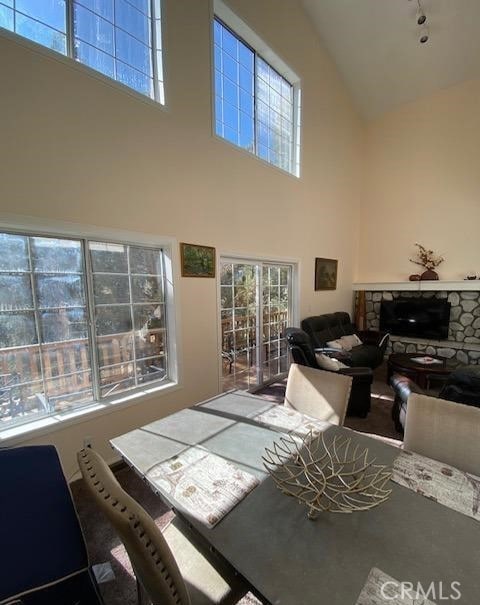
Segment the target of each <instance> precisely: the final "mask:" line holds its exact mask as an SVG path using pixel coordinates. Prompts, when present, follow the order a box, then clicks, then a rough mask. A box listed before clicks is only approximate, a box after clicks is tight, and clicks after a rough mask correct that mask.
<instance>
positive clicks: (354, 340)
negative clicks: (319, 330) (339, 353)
mask: <svg viewBox="0 0 480 605" xmlns="http://www.w3.org/2000/svg"><path fill="white" fill-rule="evenodd" d="M340 342H341V343H342V346H343V348H344V349H345V351H351V350H352V349H353V347H358V345H361V344H363V343H362V341H361V340H360V338H359V337H358V336H357V335H356V334H350V335H349V336H342V337H341V338H340Z"/></svg>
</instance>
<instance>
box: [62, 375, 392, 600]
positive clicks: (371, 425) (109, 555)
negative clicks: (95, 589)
mask: <svg viewBox="0 0 480 605" xmlns="http://www.w3.org/2000/svg"><path fill="white" fill-rule="evenodd" d="M285 382H286V381H279V382H277V383H274V384H271V385H268V386H267V387H265V388H263V389H261V391H258V392H257V393H256V394H257V395H260V396H262V397H265V399H268V400H270V401H275V402H277V403H283V399H284V396H285ZM392 401H393V393H392V390H391V389H390V387H389V386H387V385H386V384H385V369H384V368H380V369H379V370H377V371H376V372H375V380H374V383H373V386H372V409H371V411H370V413H369V415H368V416H367V418H350V417H349V418H347V419H346V421H345V426H348V427H350V428H352V429H355V430H357V431H362V432H365V433H376V434H378V435H382V436H383V437H390V438H393V439H401V438H402V437H401V435H400V434H399V433H397V432H396V430H395V427H394V425H393V422H392V419H391V415H390V414H391V407H392ZM116 476H117V479H118V481H119V482H120V484H121V485H122V486H123V488H124V489H125V490H126V491H127V492H128V493H129V494H130V495H131V496H132V497H133V498H135V500H137V501H138V502H140V503H141V504H142V506H143V507H144V508H145V509H146V511H147V512H148V513H149V514H150V515H151V516H152V517H153V519H155V522H156V524H157V526H158V527H159V528H160V529H162V528H164V527H165V526H166V525H167V524H168V523H169V522H170V520H171V519H172V518H173V513H171V512H170V511H169V510H168V509H167V507H166V506H165V505H164V504H163V503H162V501H161V500H160V498H158V496H155V494H154V493H153V492H152V491H151V490H150V488H149V487H148V486H147V485H146V484H145V483H144V482H143V481H141V479H140V478H139V477H138V476H137V475H135V473H134V472H133V471H131V470H130V469H129V468H125V467H124V468H121V469H120V470H119V471H117V472H116ZM71 489H72V494H73V498H74V501H75V505H76V508H77V511H78V515H79V518H80V523H81V525H82V528H83V531H84V534H85V539H86V542H87V548H88V553H89V557H90V561H91V563H92V565H100V564H104V563H109V564H110V565H111V568H112V570H113V573H114V576H115V577H114V579H111V580H109V581H106V582H102V583H101V584H100V591H101V593H102V596H103V599H104V601H105V605H135V604H136V603H137V596H136V584H135V577H134V575H133V571H132V567H131V564H130V561H129V559H128V556H127V553H126V551H125V548H124V547H123V544H122V543H121V542H120V540H119V538H118V537H117V535H116V533H115V531H114V530H113V529H112V528H111V526H110V524H109V523H108V521H107V519H106V518H105V517H104V516H103V514H102V513H101V512H100V511H99V510H98V508H97V507H96V505H95V502H94V501H93V499H92V497H91V496H90V494H89V493H88V491H87V489H86V488H85V485H84V483H83V480H81V479H80V480H78V481H75V482H73V483H72V484H71ZM258 603H259V601H258V600H257V599H256V598H255V597H254V596H253V595H251V594H250V593H249V594H248V595H246V596H245V597H244V598H243V599H242V600H241V601H240V602H239V605H258Z"/></svg>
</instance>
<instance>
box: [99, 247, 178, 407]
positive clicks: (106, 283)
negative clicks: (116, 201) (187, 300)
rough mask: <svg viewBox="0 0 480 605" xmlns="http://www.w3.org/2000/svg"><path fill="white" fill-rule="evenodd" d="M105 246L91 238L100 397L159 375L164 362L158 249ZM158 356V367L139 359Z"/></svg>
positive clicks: (162, 376)
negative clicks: (106, 272)
mask: <svg viewBox="0 0 480 605" xmlns="http://www.w3.org/2000/svg"><path fill="white" fill-rule="evenodd" d="M108 247H109V250H108V251H107V250H105V248H104V245H103V244H102V243H101V242H90V243H89V248H90V253H91V259H92V265H93V272H94V275H93V281H94V296H95V304H96V308H95V316H96V341H97V342H96V344H97V352H98V359H99V365H100V374H101V385H102V388H101V394H102V397H106V396H109V395H112V394H114V393H120V392H122V391H125V390H127V389H130V388H133V387H135V386H139V385H140V384H142V383H143V382H145V381H147V380H148V381H149V382H150V381H152V380H163V379H164V378H165V376H166V367H167V366H166V330H165V326H166V324H165V306H164V304H163V300H164V281H163V270H162V269H163V257H162V254H163V253H162V250H159V249H154V248H142V247H141V246H119V247H117V248H116V249H113V248H112V244H108ZM115 255H116V256H115ZM106 268H109V269H112V268H116V269H119V268H121V269H123V274H120V273H119V272H118V273H116V274H113V275H112V274H108V275H107V274H105V273H104V271H105V269H106ZM113 303H122V304H113ZM143 303H149V304H143ZM152 303H155V304H152ZM109 335H110V336H109ZM159 357H161V360H162V365H161V366H158V368H159V369H155V368H157V365H156V363H155V364H154V363H153V362H152V363H150V364H147V363H143V362H142V364H140V360H144V359H145V358H148V359H150V358H155V360H156V361H158V359H157V358H159ZM139 364H140V365H139ZM154 366H155V367H154Z"/></svg>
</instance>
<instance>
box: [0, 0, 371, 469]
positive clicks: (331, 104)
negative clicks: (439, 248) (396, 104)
mask: <svg viewBox="0 0 480 605" xmlns="http://www.w3.org/2000/svg"><path fill="white" fill-rule="evenodd" d="M231 6H232V8H233V9H234V10H235V11H236V12H237V13H238V14H239V15H240V16H242V17H243V18H244V19H245V20H246V21H247V22H248V23H249V25H250V26H251V27H252V28H253V29H254V30H255V31H256V33H257V34H259V35H260V36H261V37H262V38H263V39H264V40H265V42H266V43H267V44H269V45H270V46H271V47H272V48H273V49H274V50H275V51H276V52H277V53H278V54H279V55H280V56H281V57H282V59H283V60H284V61H285V62H286V63H287V64H289V65H290V66H291V67H292V69H293V70H294V71H295V72H296V73H298V74H299V76H300V77H301V78H302V88H303V111H302V115H303V129H302V140H303V145H302V151H303V158H302V177H301V178H300V179H296V178H294V177H291V176H289V175H286V174H284V173H282V172H280V171H278V170H276V169H274V168H272V167H270V166H267V165H265V164H263V163H262V162H260V161H259V160H257V159H256V158H255V157H252V156H249V155H248V154H246V153H245V152H242V151H239V150H237V149H235V148H234V147H232V146H229V145H228V144H226V143H225V142H223V141H221V140H218V139H216V138H215V137H214V136H212V123H211V118H212V116H211V80H210V52H211V51H210V4H209V2H208V1H207V0H167V1H166V12H165V23H166V24H167V27H166V31H165V38H166V40H165V46H166V55H167V66H166V67H167V75H168V78H167V85H166V92H167V100H168V108H167V109H165V110H163V109H161V108H160V107H157V106H154V105H152V104H148V103H144V102H142V101H140V100H138V99H137V98H134V97H132V96H131V95H129V94H126V93H123V92H119V91H118V90H117V89H115V88H113V87H111V86H109V85H108V84H105V83H104V82H102V81H99V80H98V79H96V78H94V77H92V76H90V75H87V74H86V73H85V72H84V71H81V70H79V69H78V68H76V67H75V66H72V65H66V64H65V63H62V62H59V61H57V60H52V59H50V58H46V57H45V56H44V55H42V54H41V53H38V52H33V51H32V50H31V49H28V48H25V46H22V45H20V44H18V43H16V42H12V41H11V40H9V39H6V38H0V73H1V74H2V82H1V92H0V133H1V144H0V166H1V172H2V174H1V178H0V204H1V210H2V211H3V212H9V213H17V214H22V215H31V216H39V217H43V218H46V219H57V220H67V221H74V222H79V223H84V224H85V223H86V224H92V225H97V226H100V227H101V226H103V227H107V228H119V229H129V230H137V231H147V232H154V233H157V234H160V235H166V236H172V237H175V238H177V240H178V241H192V242H198V243H203V244H209V245H213V246H216V248H217V250H218V252H224V251H225V252H230V253H238V254H247V255H260V256H267V257H279V258H282V257H283V258H285V257H286V258H291V259H298V260H299V262H300V269H301V273H300V316H301V317H302V316H305V315H307V314H312V313H320V312H327V311H333V310H339V309H345V310H350V308H351V297H352V290H351V284H352V280H353V265H354V257H355V252H356V250H357V244H358V240H357V237H358V222H357V221H358V204H359V197H360V180H361V174H362V170H361V164H360V161H361V157H362V153H361V146H362V143H363V138H362V137H363V131H362V124H361V122H360V121H359V119H358V118H357V115H356V113H355V111H354V110H353V108H352V105H351V103H350V100H349V98H348V96H347V94H346V92H345V90H344V87H343V85H342V83H341V81H340V80H339V77H338V75H337V73H336V71H335V69H334V67H333V66H332V63H331V62H330V60H329V59H328V57H327V55H326V53H325V52H324V51H323V49H322V48H321V46H320V43H319V41H318V38H317V37H316V35H315V34H314V32H313V30H312V28H311V26H310V24H309V22H308V20H307V18H306V17H305V15H304V14H303V12H302V11H301V10H299V8H298V3H297V2H296V1H293V0H256V1H255V2H252V1H250V0H232V2H231ZM315 256H326V257H332V258H338V259H339V261H340V262H339V284H338V289H337V290H336V291H335V292H324V293H321V292H317V293H316V292H314V291H313V267H314V258H315ZM177 290H178V294H179V300H180V302H179V304H180V317H181V352H182V354H181V357H180V364H181V369H182V373H183V383H182V389H181V390H179V391H177V392H175V393H172V394H170V395H168V396H164V397H154V398H152V399H151V400H148V401H146V400H143V401H142V402H140V403H138V404H137V405H135V406H132V407H129V408H125V409H118V410H116V411H115V412H113V413H111V414H108V415H105V416H101V417H99V418H96V419H93V420H92V419H90V420H85V422H82V423H81V424H76V425H74V426H72V427H65V428H63V429H61V430H58V431H56V432H55V433H51V434H50V435H47V436H44V437H42V438H39V439H36V440H33V439H31V440H30V442H31V443H33V442H53V443H55V444H56V445H57V446H58V448H59V449H60V452H61V455H62V459H63V462H64V465H65V471H66V473H67V475H71V474H73V473H74V472H75V469H76V463H75V460H74V453H75V451H76V450H77V449H78V448H80V447H81V445H82V443H83V437H84V436H85V435H91V436H92V437H93V440H94V442H95V444H96V445H97V446H99V447H100V448H101V450H102V451H103V452H104V453H105V454H109V456H110V457H111V452H110V451H109V450H108V448H107V440H108V439H109V438H111V437H113V436H115V435H118V434H121V433H123V432H125V431H128V430H130V429H133V428H134V427H137V426H140V425H142V424H145V423H146V422H149V421H151V420H153V419H155V418H158V417H160V416H162V415H164V414H167V413H169V412H171V411H172V410H174V409H178V408H180V407H182V406H186V405H189V404H192V403H193V402H195V401H198V400H201V399H202V398H206V397H209V396H211V395H213V394H215V393H216V392H217V391H218V387H219V384H218V363H217V354H218V351H217V299H216V295H217V294H216V284H215V280H205V279H188V278H186V279H178V281H177Z"/></svg>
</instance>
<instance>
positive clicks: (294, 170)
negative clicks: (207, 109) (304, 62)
mask: <svg viewBox="0 0 480 605" xmlns="http://www.w3.org/2000/svg"><path fill="white" fill-rule="evenodd" d="M215 17H218V18H219V19H220V21H223V23H224V24H225V25H226V26H227V27H228V28H229V29H231V30H232V34H233V35H235V36H236V37H237V38H239V39H240V40H241V41H244V42H246V44H247V45H248V46H250V47H251V49H252V50H253V52H254V53H256V54H258V55H260V57H261V58H262V59H263V60H264V61H266V62H267V63H268V64H269V65H270V66H271V67H273V69H275V70H276V71H277V72H278V73H279V74H280V75H281V76H282V77H283V78H285V80H287V81H288V83H289V84H290V85H291V86H292V88H293V142H292V147H293V149H292V165H291V167H290V170H284V169H283V168H280V167H279V166H277V165H275V164H273V163H271V162H268V161H267V160H264V159H263V158H261V157H260V156H259V155H258V154H257V153H256V152H251V151H248V150H247V149H244V148H243V147H240V146H238V145H235V144H234V143H231V142H230V141H228V140H227V139H225V138H223V137H221V136H219V135H217V133H216V129H215V118H216V116H215V48H214V46H215V44H214V40H213V24H214V20H215ZM211 21H212V27H211V44H210V48H211V66H212V68H211V90H212V116H213V119H212V132H213V136H214V137H215V138H217V139H219V140H221V141H223V142H225V143H227V144H228V145H231V146H232V147H234V148H235V149H239V150H240V151H242V152H244V153H247V154H248V155H249V156H254V157H256V158H257V160H260V161H261V162H263V163H264V164H266V165H267V166H270V167H272V168H275V169H276V170H279V171H280V172H281V173H282V174H289V175H291V176H294V177H297V178H300V165H301V140H300V139H301V99H302V90H301V79H300V76H298V75H297V74H296V73H295V72H294V71H293V69H291V68H290V67H289V66H288V65H287V63H285V61H283V59H281V58H280V57H279V55H277V54H276V53H275V52H274V51H273V50H272V49H271V48H270V47H269V46H268V45H267V44H266V43H265V42H264V41H263V40H262V38H260V36H258V35H257V34H256V33H255V32H254V31H253V29H251V28H250V27H249V26H248V25H247V24H246V23H245V21H243V20H242V19H241V18H240V17H239V16H238V15H236V14H235V13H234V12H233V11H232V10H231V8H229V7H228V6H227V5H226V4H225V2H223V0H213V14H212V19H211ZM255 96H256V95H254V102H255ZM254 128H255V129H256V124H254Z"/></svg>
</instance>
